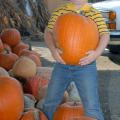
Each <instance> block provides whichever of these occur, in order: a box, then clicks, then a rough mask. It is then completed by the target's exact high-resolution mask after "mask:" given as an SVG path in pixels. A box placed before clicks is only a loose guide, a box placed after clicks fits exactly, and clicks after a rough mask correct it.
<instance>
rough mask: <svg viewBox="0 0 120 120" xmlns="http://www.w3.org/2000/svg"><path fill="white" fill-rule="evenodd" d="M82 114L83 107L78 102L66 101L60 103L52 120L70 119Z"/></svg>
mask: <svg viewBox="0 0 120 120" xmlns="http://www.w3.org/2000/svg"><path fill="white" fill-rule="evenodd" d="M83 115H84V109H83V106H82V105H81V103H79V102H77V103H76V102H66V103H64V104H62V105H60V106H59V107H58V108H57V110H56V112H55V114H54V119H53V120H70V119H72V118H75V117H81V116H83Z"/></svg>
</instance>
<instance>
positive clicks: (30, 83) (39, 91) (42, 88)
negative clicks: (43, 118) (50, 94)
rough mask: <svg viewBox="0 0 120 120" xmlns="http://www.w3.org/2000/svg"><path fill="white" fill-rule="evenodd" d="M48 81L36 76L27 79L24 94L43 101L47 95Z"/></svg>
mask: <svg viewBox="0 0 120 120" xmlns="http://www.w3.org/2000/svg"><path fill="white" fill-rule="evenodd" d="M47 86H48V80H46V79H43V78H42V77H41V76H38V75H35V76H33V77H30V78H28V79H26V83H25V84H24V86H23V88H24V92H26V93H30V94H33V95H34V97H35V98H36V99H37V100H41V99H42V98H44V97H45V95H46V92H47V91H46V90H47Z"/></svg>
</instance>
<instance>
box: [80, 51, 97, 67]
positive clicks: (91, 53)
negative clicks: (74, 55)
mask: <svg viewBox="0 0 120 120" xmlns="http://www.w3.org/2000/svg"><path fill="white" fill-rule="evenodd" d="M86 54H87V56H86V57H84V58H82V59H80V62H79V64H80V65H82V66H83V65H87V64H90V63H91V62H93V61H94V60H96V59H97V57H98V54H97V53H96V52H95V51H94V50H91V51H88V52H87V53H86Z"/></svg>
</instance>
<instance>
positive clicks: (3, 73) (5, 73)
mask: <svg viewBox="0 0 120 120" xmlns="http://www.w3.org/2000/svg"><path fill="white" fill-rule="evenodd" d="M1 76H9V74H8V72H7V71H6V70H5V69H4V68H2V67H0V77H1Z"/></svg>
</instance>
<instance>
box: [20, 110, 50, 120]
mask: <svg viewBox="0 0 120 120" xmlns="http://www.w3.org/2000/svg"><path fill="white" fill-rule="evenodd" d="M20 120H48V119H47V117H46V116H45V114H44V113H43V112H42V111H40V110H38V109H28V110H27V111H26V112H24V113H23V116H22V118H21V119H20Z"/></svg>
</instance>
